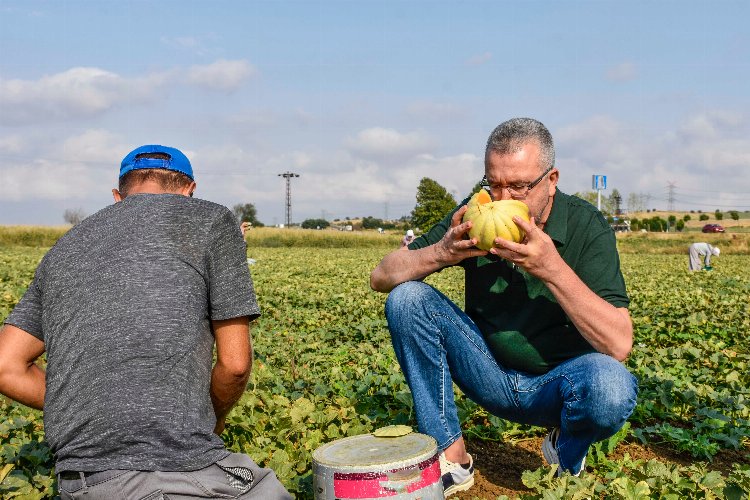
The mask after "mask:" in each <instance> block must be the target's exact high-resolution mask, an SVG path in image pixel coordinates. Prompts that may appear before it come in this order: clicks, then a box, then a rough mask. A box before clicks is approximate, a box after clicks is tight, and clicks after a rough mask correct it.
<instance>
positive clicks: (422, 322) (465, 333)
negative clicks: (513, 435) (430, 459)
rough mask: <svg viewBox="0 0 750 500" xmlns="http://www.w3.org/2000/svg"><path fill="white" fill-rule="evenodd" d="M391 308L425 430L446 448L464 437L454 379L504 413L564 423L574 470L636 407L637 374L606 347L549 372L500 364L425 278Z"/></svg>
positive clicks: (564, 463)
mask: <svg viewBox="0 0 750 500" xmlns="http://www.w3.org/2000/svg"><path fill="white" fill-rule="evenodd" d="M385 313H386V318H387V319H388V328H389V329H390V332H391V340H392V341H393V347H394V350H395V352H396V357H397V358H398V361H399V364H400V365H401V369H402V371H403V372H404V375H405V377H406V381H407V383H408V384H409V388H410V389H411V392H412V397H413V398H414V407H415V410H416V417H417V423H418V425H419V431H420V432H422V433H424V434H429V435H430V436H432V437H434V438H435V440H436V441H437V443H438V447H439V448H440V449H441V450H444V449H445V448H447V447H448V446H449V445H450V444H452V443H453V442H454V441H456V440H457V439H458V438H459V437H460V436H461V427H460V424H459V421H458V415H457V412H456V405H455V401H454V395H453V382H455V383H456V385H458V387H460V388H461V390H462V391H463V392H464V393H465V394H466V395H467V396H468V397H469V398H471V399H472V400H473V401H475V402H476V403H478V404H479V405H481V406H482V407H483V408H485V409H486V410H487V411H489V412H490V413H492V414H494V415H497V416H498V417H501V418H504V419H506V420H510V421H513V422H519V423H524V424H532V425H537V426H543V427H559V428H560V435H559V438H558V441H557V453H558V456H559V459H560V466H561V468H562V469H563V470H567V471H570V472H571V473H573V474H575V473H577V472H578V471H579V469H580V465H581V461H582V460H583V458H584V457H585V456H586V453H587V452H588V448H589V446H590V445H591V444H592V443H594V442H596V441H600V440H602V439H606V438H608V437H610V436H612V435H613V434H615V433H616V432H617V431H618V430H620V429H621V428H622V426H623V424H624V423H625V421H626V420H627V418H628V417H629V416H630V414H631V413H632V412H633V409H634V408H635V402H636V395H637V392H638V386H637V382H636V379H635V377H633V375H632V374H630V372H628V370H627V369H626V368H625V367H624V366H623V365H622V363H620V362H618V361H617V360H615V359H614V358H612V357H610V356H607V355H605V354H599V353H592V354H585V355H582V356H578V357H576V358H572V359H570V360H568V361H565V362H563V363H561V364H560V365H558V366H556V367H554V368H553V369H552V370H550V371H549V372H547V373H545V374H542V375H537V374H530V373H524V372H520V371H517V370H512V369H510V368H505V367H503V366H500V365H499V364H498V363H497V361H495V358H494V357H493V356H492V354H491V353H490V351H489V348H488V347H487V344H486V343H485V341H484V338H483V337H482V334H481V333H480V331H479V329H478V328H477V326H476V325H475V324H474V322H473V321H472V320H471V319H470V318H469V317H468V316H467V315H466V314H465V313H464V312H463V311H461V310H460V309H459V308H458V307H457V306H456V305H455V304H454V303H453V302H451V301H450V300H449V299H448V298H447V297H446V296H445V295H443V294H442V293H440V292H438V291H437V290H435V289H434V288H432V287H431V286H429V285H426V284H424V283H422V282H418V281H409V282H406V283H402V284H401V285H399V286H397V287H396V288H394V289H393V290H392V291H391V293H390V295H389V296H388V300H387V301H386V306H385Z"/></svg>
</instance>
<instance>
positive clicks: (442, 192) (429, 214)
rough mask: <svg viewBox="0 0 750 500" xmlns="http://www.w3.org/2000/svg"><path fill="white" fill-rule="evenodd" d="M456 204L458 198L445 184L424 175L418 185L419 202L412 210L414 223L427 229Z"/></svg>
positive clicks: (422, 228)
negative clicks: (442, 184) (454, 197)
mask: <svg viewBox="0 0 750 500" xmlns="http://www.w3.org/2000/svg"><path fill="white" fill-rule="evenodd" d="M455 206H456V200H454V199H453V196H452V195H451V194H450V193H449V192H448V191H447V190H446V189H445V188H444V187H443V186H441V185H440V184H438V183H437V182H435V181H434V180H432V179H430V178H429V177H423V178H422V180H421V181H419V186H417V204H416V206H415V207H414V210H412V212H411V221H412V224H414V226H415V227H418V228H420V229H421V230H422V231H427V230H428V229H429V228H431V227H432V226H433V225H435V224H437V223H438V222H440V221H441V220H442V219H443V217H445V216H446V215H447V214H448V212H450V211H451V210H453V208H455Z"/></svg>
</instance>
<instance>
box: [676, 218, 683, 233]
mask: <svg viewBox="0 0 750 500" xmlns="http://www.w3.org/2000/svg"><path fill="white" fill-rule="evenodd" d="M674 228H675V229H677V230H678V231H683V230H684V229H685V222H684V221H681V220H678V221H677V224H675V226H674Z"/></svg>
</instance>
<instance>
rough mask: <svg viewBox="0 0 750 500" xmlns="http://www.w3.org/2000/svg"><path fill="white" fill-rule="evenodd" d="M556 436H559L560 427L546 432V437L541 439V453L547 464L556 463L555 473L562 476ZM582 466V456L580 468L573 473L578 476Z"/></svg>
mask: <svg viewBox="0 0 750 500" xmlns="http://www.w3.org/2000/svg"><path fill="white" fill-rule="evenodd" d="M558 437H560V429H559V428H557V427H555V428H553V429H552V430H551V431H550V433H549V434H547V437H545V438H544V441H542V455H544V459H545V460H546V461H547V463H548V464H550V465H552V464H557V466H558V467H557V475H558V476H562V474H563V470H562V467H560V457H559V456H558V455H557V438H558ZM584 467H586V457H583V460H581V468H580V469H579V470H578V472H577V473H576V474H573V475H574V476H580V475H581V472H583V468H584Z"/></svg>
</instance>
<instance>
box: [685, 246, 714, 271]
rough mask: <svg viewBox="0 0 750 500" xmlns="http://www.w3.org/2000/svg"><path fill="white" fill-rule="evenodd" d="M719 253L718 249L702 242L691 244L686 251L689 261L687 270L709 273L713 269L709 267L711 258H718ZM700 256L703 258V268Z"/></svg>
mask: <svg viewBox="0 0 750 500" xmlns="http://www.w3.org/2000/svg"><path fill="white" fill-rule="evenodd" d="M720 253H721V251H720V250H719V247H715V246H713V245H709V244H708V243H704V242H702V241H701V242H698V243H693V244H692V245H690V248H689V249H688V256H689V259H690V262H689V264H688V269H690V270H691V271H700V270H701V269H705V270H706V271H710V270H711V269H713V268H712V267H711V256H712V255H715V256H716V257H718V256H719V254H720ZM701 256H703V266H701Z"/></svg>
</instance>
